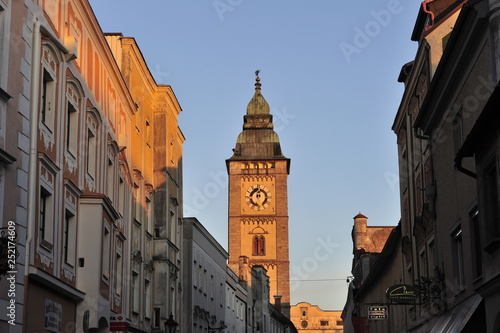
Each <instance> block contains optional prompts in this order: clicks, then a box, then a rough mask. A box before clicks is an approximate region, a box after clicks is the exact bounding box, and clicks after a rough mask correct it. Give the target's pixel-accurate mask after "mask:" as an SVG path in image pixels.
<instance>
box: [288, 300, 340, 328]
mask: <svg viewBox="0 0 500 333" xmlns="http://www.w3.org/2000/svg"><path fill="white" fill-rule="evenodd" d="M341 315H342V311H333V310H323V309H321V308H320V307H319V306H317V305H312V304H310V303H307V302H300V303H297V304H296V305H293V306H292V307H291V308H290V317H291V319H292V322H293V324H294V326H295V327H296V328H297V332H299V333H318V332H322V333H343V332H344V324H343V321H342V318H341Z"/></svg>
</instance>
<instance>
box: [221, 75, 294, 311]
mask: <svg viewBox="0 0 500 333" xmlns="http://www.w3.org/2000/svg"><path fill="white" fill-rule="evenodd" d="M258 74H259V73H258V71H257V72H256V75H257V78H256V83H255V94H254V95H253V97H252V99H251V100H250V103H248V106H247V112H246V115H245V116H244V118H243V131H242V132H241V133H240V134H239V136H238V138H237V140H236V146H235V148H234V149H233V156H232V157H231V158H229V159H227V160H226V165H227V170H228V174H229V266H230V267H231V268H232V269H233V271H235V272H239V271H240V269H241V263H242V262H244V263H246V264H248V266H255V265H260V266H263V267H264V268H265V269H266V270H267V275H268V276H269V283H270V290H269V292H270V295H269V296H270V301H271V303H275V305H276V306H278V305H279V307H281V311H282V313H283V314H285V315H286V316H289V309H290V261H289V255H288V252H289V250H288V190H287V179H288V174H289V172H290V159H289V158H286V157H285V156H283V153H282V152H281V146H280V141H279V137H278V134H276V132H275V131H274V125H273V116H272V115H271V114H270V108H269V104H267V102H266V100H265V99H264V97H263V96H262V94H261V83H260V78H259V76H258ZM250 280H251V279H250ZM247 281H248V280H247ZM248 282H249V283H251V281H248ZM276 296H278V297H276ZM278 302H279V304H278Z"/></svg>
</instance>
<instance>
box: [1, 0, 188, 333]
mask: <svg viewBox="0 0 500 333" xmlns="http://www.w3.org/2000/svg"><path fill="white" fill-rule="evenodd" d="M0 7H1V10H0V18H1V20H0V26H1V28H0V34H1V36H0V37H2V38H0V41H1V43H2V49H1V59H0V60H1V61H0V66H1V71H0V88H1V91H0V92H1V94H0V97H1V103H0V112H1V117H0V121H1V122H0V135H1V138H2V140H0V141H1V144H2V146H1V147H0V148H1V149H2V150H1V151H0V152H1V167H0V172H1V176H2V179H3V177H4V176H7V175H8V176H9V178H8V179H7V180H6V181H5V182H4V181H2V182H1V186H2V190H1V192H0V193H1V194H2V196H1V200H0V201H1V203H0V208H1V209H0V211H1V215H2V218H5V219H7V220H9V221H13V222H14V223H15V225H16V226H15V227H16V229H17V230H16V231H17V239H16V245H17V251H18V253H19V256H17V258H16V266H15V270H16V272H17V274H16V276H15V281H16V282H15V283H13V284H12V285H14V286H15V287H16V288H15V289H16V292H15V293H14V294H12V295H13V296H9V295H2V296H1V299H2V302H3V304H5V305H8V304H10V303H14V304H15V305H16V308H15V311H13V313H15V320H14V323H16V326H14V325H12V323H9V322H8V319H9V318H7V320H6V318H5V317H2V318H1V319H0V327H1V330H2V332H3V331H5V332H9V331H12V330H14V331H16V332H19V331H23V332H47V331H51V332H54V331H57V332H73V331H78V332H88V331H93V332H109V331H125V332H126V331H134V332H151V331H155V330H156V331H160V330H161V328H162V327H163V321H164V320H165V319H166V318H167V314H170V313H173V314H175V315H179V316H180V312H181V311H180V310H181V308H180V302H181V297H180V288H179V285H180V273H179V272H180V263H181V256H180V249H181V246H180V244H181V237H182V234H181V230H180V223H179V222H180V221H181V217H182V193H181V189H182V181H181V179H182V143H183V142H184V138H183V136H182V133H181V132H180V130H179V128H178V125H177V124H178V123H177V116H178V114H179V112H180V111H181V109H180V107H179V104H178V102H177V100H176V98H175V95H174V93H173V91H172V89H171V87H169V86H165V85H158V84H156V83H155V81H154V79H153V78H152V76H151V73H150V72H149V70H148V68H147V65H146V64H145V62H144V59H143V58H142V55H141V53H140V50H139V49H138V46H137V44H136V43H135V41H134V40H133V38H125V37H123V36H121V35H117V34H114V35H108V36H105V35H104V34H103V33H102V31H101V30H100V27H99V24H98V22H97V20H96V18H95V16H94V14H93V11H92V9H91V7H90V5H89V3H88V1H86V0H70V1H52V2H50V1H45V2H39V1H23V2H21V1H2V2H0ZM7 124H8V126H7ZM7 136H8V138H7ZM16 169H17V170H16ZM166 178H168V179H166ZM4 184H5V186H7V185H8V186H9V191H11V190H10V188H12V191H11V192H10V193H9V195H8V196H6V192H5V188H6V187H4ZM11 186H12V187H11ZM157 194H158V195H157ZM6 223H7V225H6V226H7V227H8V225H9V224H8V222H6ZM2 227H4V221H2ZM7 230H8V229H7ZM167 239H168V240H167ZM2 242H3V240H2ZM164 243H168V246H163V247H162V245H163V244H164ZM2 244H3V243H2ZM10 270H11V271H12V270H13V269H10ZM174 273H175V274H174ZM5 281H6V280H4V279H2V281H1V282H0V283H4V282H5ZM10 284H11V283H10V282H9V285H10ZM172 286H175V288H172ZM155 288H157V289H156V290H157V291H158V292H157V291H156V290H155ZM2 290H4V289H3V288H2ZM5 290H8V289H5ZM166 300H168V302H167V301H166Z"/></svg>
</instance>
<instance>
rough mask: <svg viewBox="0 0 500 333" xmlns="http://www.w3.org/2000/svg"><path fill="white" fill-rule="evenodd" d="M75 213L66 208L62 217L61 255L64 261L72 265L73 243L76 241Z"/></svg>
mask: <svg viewBox="0 0 500 333" xmlns="http://www.w3.org/2000/svg"><path fill="white" fill-rule="evenodd" d="M75 219H76V217H75V215H74V214H73V213H71V212H70V211H68V210H66V214H65V217H64V244H63V257H64V262H65V263H67V264H69V265H71V266H74V265H75V252H76V251H75V243H76V223H75Z"/></svg>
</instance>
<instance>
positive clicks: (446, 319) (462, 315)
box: [431, 294, 482, 333]
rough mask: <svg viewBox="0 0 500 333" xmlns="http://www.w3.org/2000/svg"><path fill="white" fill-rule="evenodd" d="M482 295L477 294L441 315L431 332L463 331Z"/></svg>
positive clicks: (450, 332)
mask: <svg viewBox="0 0 500 333" xmlns="http://www.w3.org/2000/svg"><path fill="white" fill-rule="evenodd" d="M481 300H482V298H481V296H480V295H479V294H475V295H474V296H471V297H470V298H469V299H467V300H465V301H463V302H462V303H460V304H459V305H457V306H455V307H454V308H452V309H451V310H449V311H448V312H446V313H444V314H443V315H442V316H441V317H439V319H438V321H437V323H436V325H435V326H434V328H433V329H432V331H431V333H456V332H461V331H462V329H463V328H464V327H465V325H466V324H467V322H468V321H469V319H470V317H471V316H472V314H473V313H474V311H476V308H477V307H478V306H479V303H481Z"/></svg>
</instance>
